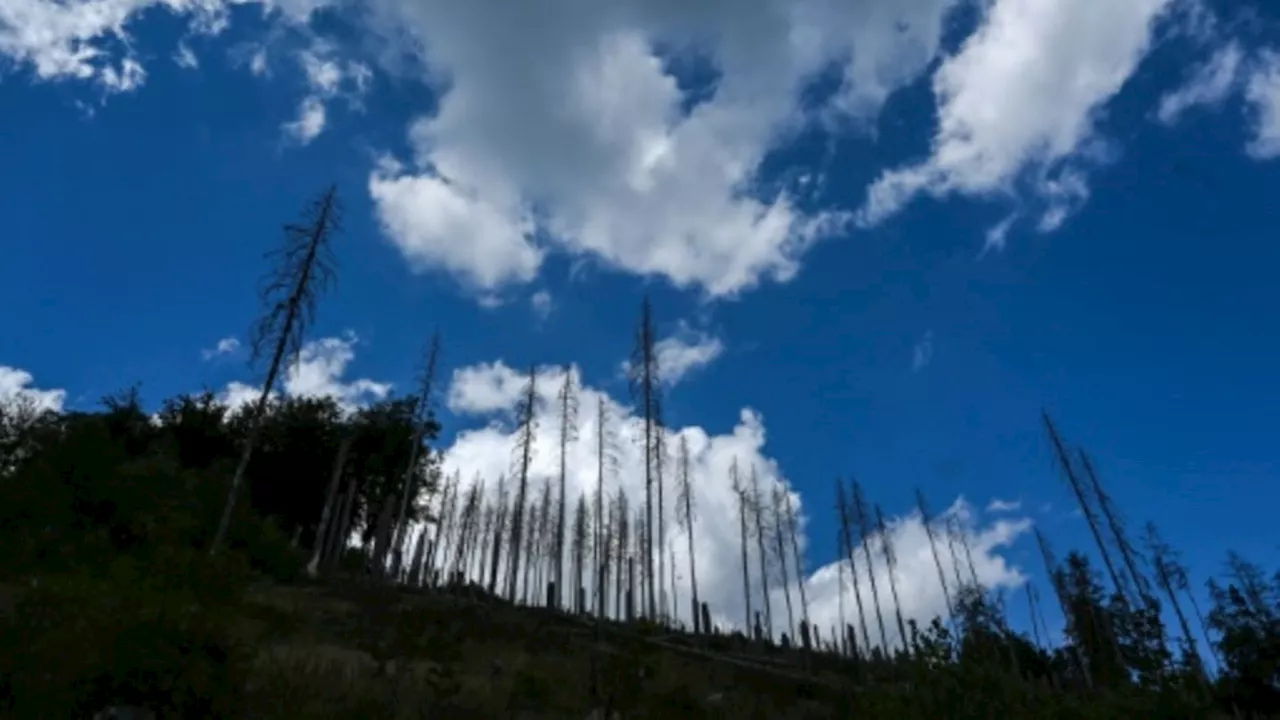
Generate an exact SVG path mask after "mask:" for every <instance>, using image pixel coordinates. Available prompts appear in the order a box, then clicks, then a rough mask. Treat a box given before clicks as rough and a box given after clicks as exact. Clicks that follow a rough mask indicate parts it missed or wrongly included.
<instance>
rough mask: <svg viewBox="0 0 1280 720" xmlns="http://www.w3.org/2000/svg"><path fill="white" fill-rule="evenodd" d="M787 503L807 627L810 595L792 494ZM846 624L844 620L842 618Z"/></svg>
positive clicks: (801, 612) (787, 513) (789, 530)
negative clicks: (807, 589) (806, 586)
mask: <svg viewBox="0 0 1280 720" xmlns="http://www.w3.org/2000/svg"><path fill="white" fill-rule="evenodd" d="M785 498H786V502H787V510H786V517H787V534H788V535H790V536H791V554H792V557H793V558H794V560H795V569H796V584H797V585H799V586H800V617H801V622H802V623H804V624H805V625H806V626H808V624H809V595H808V593H807V592H806V591H805V587H804V585H805V576H804V557H803V556H801V554H800V540H799V535H800V527H799V522H798V519H797V518H796V506H795V504H794V503H793V502H791V494H790V493H787V494H786V495H785ZM840 621H841V622H844V618H843V617H841V618H840Z"/></svg>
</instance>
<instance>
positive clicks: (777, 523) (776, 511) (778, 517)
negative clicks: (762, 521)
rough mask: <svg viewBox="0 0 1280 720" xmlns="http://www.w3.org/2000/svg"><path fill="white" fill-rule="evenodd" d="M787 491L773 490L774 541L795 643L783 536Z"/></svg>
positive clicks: (789, 624) (788, 628)
mask: <svg viewBox="0 0 1280 720" xmlns="http://www.w3.org/2000/svg"><path fill="white" fill-rule="evenodd" d="M786 496H787V490H786V488H784V487H783V486H782V485H780V484H779V485H775V486H774V488H773V503H772V505H773V540H774V547H775V550H776V557H777V559H778V567H779V569H780V570H781V572H782V593H783V597H784V598H785V599H786V602H787V633H788V637H790V638H791V639H792V640H793V641H794V640H795V637H796V617H795V611H794V610H793V609H792V607H791V578H790V574H789V573H788V572H787V548H786V543H785V540H784V539H783V537H782V536H783V535H784V534H786V524H785V522H784V520H783V508H784V507H785V505H786Z"/></svg>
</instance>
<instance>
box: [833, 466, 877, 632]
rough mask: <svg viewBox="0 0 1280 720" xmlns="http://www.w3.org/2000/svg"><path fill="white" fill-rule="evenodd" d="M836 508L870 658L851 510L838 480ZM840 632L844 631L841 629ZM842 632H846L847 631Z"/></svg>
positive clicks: (845, 556) (854, 597) (841, 484)
mask: <svg viewBox="0 0 1280 720" xmlns="http://www.w3.org/2000/svg"><path fill="white" fill-rule="evenodd" d="M836 506H837V508H838V509H839V511H840V528H841V531H842V533H843V535H842V538H843V540H844V560H845V562H847V563H848V564H849V575H850V576H851V577H852V578H853V599H854V600H855V601H856V602H857V606H858V625H859V626H860V627H861V628H862V646H863V649H864V651H865V652H866V654H867V657H870V656H871V633H869V632H867V614H866V611H865V610H864V609H863V606H862V589H861V588H860V587H859V585H858V564H857V562H856V561H855V560H854V548H853V517H852V515H851V510H852V508H850V507H849V500H848V498H847V497H846V496H845V491H844V483H843V482H841V481H840V480H839V479H837V480H836ZM867 572H868V573H870V572H871V568H870V566H868V567H867ZM842 630H844V629H843V628H842ZM844 631H845V632H847V630H844ZM855 654H856V652H855Z"/></svg>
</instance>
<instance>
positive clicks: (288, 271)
mask: <svg viewBox="0 0 1280 720" xmlns="http://www.w3.org/2000/svg"><path fill="white" fill-rule="evenodd" d="M341 215H342V211H341V206H340V204H339V203H338V191H337V188H336V187H330V188H329V189H328V190H326V191H325V192H324V193H322V194H321V195H320V196H319V197H318V198H316V200H314V201H313V202H312V203H311V205H310V207H308V209H307V211H306V212H305V213H304V217H303V220H302V222H301V223H297V224H292V223H291V224H289V225H286V226H285V227H284V235H285V241H284V244H283V245H282V246H281V247H280V248H279V249H278V250H275V251H273V252H272V253H270V254H269V255H268V258H269V259H271V260H273V261H274V262H275V266H274V267H273V268H272V271H271V273H270V274H269V275H268V276H267V279H266V282H265V284H264V287H263V289H262V301H263V304H264V305H265V306H267V308H268V309H267V312H266V314H265V315H264V316H263V317H262V318H261V319H260V320H259V321H258V323H257V324H256V325H255V326H254V328H253V330H252V332H251V333H250V347H251V352H250V362H251V363H253V362H257V361H259V360H261V359H262V358H263V357H264V356H265V354H266V352H267V351H268V348H270V349H271V350H270V351H271V362H270V364H269V365H268V366H267V378H266V382H264V383H263V385H262V392H260V393H259V394H258V399H257V401H256V402H254V404H253V405H252V409H251V410H250V411H249V413H250V414H249V432H248V434H247V435H246V436H245V439H244V447H243V450H242V451H241V454H240V462H239V464H238V465H237V466H236V471H235V475H233V476H232V478H231V487H230V489H229V490H228V491H227V502H226V504H225V505H224V506H223V509H222V518H221V519H220V520H219V521H218V529H217V531H216V532H215V533H214V536H213V542H212V543H211V544H210V546H209V554H210V555H216V554H217V553H218V550H219V549H221V547H222V544H223V543H224V542H225V541H226V537H227V529H228V527H229V526H230V525H231V513H232V510H234V508H235V504H236V495H237V494H238V493H239V491H240V486H241V485H242V484H243V483H244V477H245V473H246V472H247V471H248V469H249V459H250V457H251V456H252V455H253V450H254V446H255V445H256V444H257V442H258V439H259V437H260V435H261V432H262V424H263V416H264V414H265V411H266V407H267V400H268V399H269V398H270V397H271V393H272V391H273V390H274V388H275V384H276V379H277V378H278V377H279V374H280V370H281V369H282V366H283V365H284V364H285V360H286V358H294V359H297V358H298V357H299V356H300V355H301V353H302V342H303V338H304V337H305V336H306V331H307V328H308V326H310V325H311V323H312V321H313V320H314V318H315V311H316V301H317V300H318V299H319V296H320V294H321V293H322V292H323V291H324V290H326V289H327V288H328V287H329V286H330V285H332V284H333V282H334V278H335V272H334V262H333V258H332V254H331V252H332V251H331V249H330V243H331V241H332V240H333V238H334V236H336V235H337V233H338V232H339V230H340V228H341Z"/></svg>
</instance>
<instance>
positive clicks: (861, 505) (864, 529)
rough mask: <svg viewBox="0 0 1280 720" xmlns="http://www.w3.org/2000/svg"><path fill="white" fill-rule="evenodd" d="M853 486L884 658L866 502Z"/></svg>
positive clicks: (886, 646) (859, 488)
mask: <svg viewBox="0 0 1280 720" xmlns="http://www.w3.org/2000/svg"><path fill="white" fill-rule="evenodd" d="M852 484H853V510H854V512H855V513H856V514H857V516H858V530H859V532H860V533H861V534H862V554H863V556H864V557H866V559H867V577H868V578H869V579H870V580H871V602H872V603H874V604H875V606H876V623H877V624H878V625H879V626H880V647H881V648H882V652H883V653H884V655H885V657H888V656H889V633H887V632H885V629H884V613H882V612H881V611H880V590H879V588H877V587H876V566H875V561H874V560H872V558H871V545H870V543H869V541H868V539H867V538H868V537H869V536H870V535H871V523H870V521H869V520H868V516H867V507H866V501H865V500H864V499H863V497H862V486H861V485H859V484H858V481H857V480H853V481H852Z"/></svg>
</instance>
